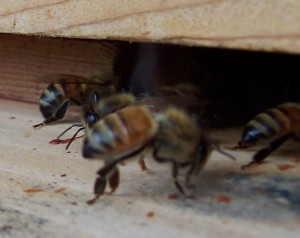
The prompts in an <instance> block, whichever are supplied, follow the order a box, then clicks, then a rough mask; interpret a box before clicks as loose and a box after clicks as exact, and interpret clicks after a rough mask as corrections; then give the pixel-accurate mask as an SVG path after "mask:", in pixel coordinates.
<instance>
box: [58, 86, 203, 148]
mask: <svg viewBox="0 0 300 238" xmlns="http://www.w3.org/2000/svg"><path fill="white" fill-rule="evenodd" d="M199 92H200V91H199V89H197V88H196V87H194V86H193V85H191V84H187V83H184V84H183V83H181V84H176V85H174V87H166V86H164V87H160V88H159V89H158V90H157V95H156V96H147V95H140V96H137V97H134V96H133V95H132V94H130V93H118V94H113V95H108V96H107V97H102V99H101V100H99V97H98V96H97V95H94V96H92V102H91V103H90V104H88V105H87V106H85V107H83V111H84V113H83V114H84V115H83V118H82V124H74V125H72V126H70V127H69V128H67V129H66V130H65V131H63V132H62V133H61V134H60V135H59V136H58V137H57V138H56V140H60V138H61V137H62V136H63V135H64V134H65V133H66V132H67V131H69V130H70V129H72V128H73V127H80V128H79V129H78V130H77V132H76V133H75V134H74V135H73V137H72V138H71V139H68V141H69V143H68V144H67V146H66V149H68V148H69V146H70V145H71V143H72V142H73V141H74V139H75V138H76V136H77V135H78V133H79V132H80V131H82V130H84V129H85V128H86V129H89V128H90V127H91V126H92V125H93V124H94V123H95V122H96V121H98V120H99V119H100V118H103V117H104V116H106V115H108V114H110V113H113V112H116V111H117V110H120V109H122V108H125V107H127V106H131V105H143V106H146V107H148V108H149V109H150V110H151V112H152V113H157V112H159V111H161V110H162V109H164V108H166V107H167V106H169V105H176V106H181V107H184V108H185V109H191V111H193V113H194V112H195V115H196V114H197V116H199V113H196V109H195V108H197V110H198V111H201V112H203V110H204V102H205V101H204V100H202V99H203V98H202V97H200V95H201V94H200V93H199Z"/></svg>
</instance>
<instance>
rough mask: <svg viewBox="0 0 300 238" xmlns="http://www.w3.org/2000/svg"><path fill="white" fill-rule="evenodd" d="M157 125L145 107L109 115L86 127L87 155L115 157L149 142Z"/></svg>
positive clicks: (130, 108)
mask: <svg viewBox="0 0 300 238" xmlns="http://www.w3.org/2000/svg"><path fill="white" fill-rule="evenodd" d="M156 131H157V125H156V123H155V121H154V120H153V118H152V115H151V113H150V111H149V110H148V109H147V108H145V107H137V106H131V107H127V108H126V109H125V110H120V111H117V112H115V113H112V114H109V115H107V116H106V117H104V118H103V119H102V120H100V121H98V122H96V123H95V124H94V125H93V127H92V128H91V130H87V132H86V133H87V135H86V137H87V138H89V139H88V140H85V144H84V154H85V156H86V157H91V156H92V157H94V156H96V157H97V158H101V159H114V158H115V157H122V156H125V155H127V154H130V153H132V152H133V151H135V150H138V149H140V148H141V147H143V146H144V145H145V144H146V143H147V142H148V141H150V140H151V139H152V138H153V136H154V135H155V133H156Z"/></svg>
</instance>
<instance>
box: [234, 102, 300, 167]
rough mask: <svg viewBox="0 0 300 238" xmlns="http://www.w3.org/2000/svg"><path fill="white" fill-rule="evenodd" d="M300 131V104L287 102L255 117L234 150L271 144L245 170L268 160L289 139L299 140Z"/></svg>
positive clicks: (257, 154)
mask: <svg viewBox="0 0 300 238" xmlns="http://www.w3.org/2000/svg"><path fill="white" fill-rule="evenodd" d="M299 130H300V104H299V103H294V102H287V103H284V104H281V105H279V106H277V107H275V108H272V109H269V110H266V111H265V112H262V113H260V114H258V115H257V116H256V117H254V118H253V119H252V120H251V121H250V122H249V123H248V124H247V125H246V127H245V129H244V132H243V136H242V139H241V140H240V141H239V143H238V145H237V146H236V147H234V149H244V148H249V147H252V146H255V145H258V144H260V143H263V142H269V141H271V142H270V144H269V145H268V146H267V147H265V148H263V149H261V150H259V151H258V152H257V153H256V154H255V155H254V156H253V158H252V161H251V162H250V163H248V164H246V165H244V166H242V169H245V168H247V167H249V166H251V165H253V164H256V163H259V162H261V161H263V160H264V159H266V158H267V157H268V156H269V155H270V154H271V153H272V152H273V151H275V150H276V149H278V148H279V147H280V146H281V145H282V144H283V143H284V142H285V141H287V140H288V139H289V138H294V139H297V138H299V135H298V134H297V133H298V132H299Z"/></svg>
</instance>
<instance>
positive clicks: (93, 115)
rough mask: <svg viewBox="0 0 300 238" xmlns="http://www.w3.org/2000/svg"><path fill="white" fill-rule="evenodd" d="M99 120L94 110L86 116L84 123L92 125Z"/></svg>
mask: <svg viewBox="0 0 300 238" xmlns="http://www.w3.org/2000/svg"><path fill="white" fill-rule="evenodd" d="M98 120H99V116H98V114H97V113H96V112H94V111H90V112H89V113H88V115H87V117H86V123H87V126H88V127H91V126H93V125H94V124H95V123H96V122H97V121H98Z"/></svg>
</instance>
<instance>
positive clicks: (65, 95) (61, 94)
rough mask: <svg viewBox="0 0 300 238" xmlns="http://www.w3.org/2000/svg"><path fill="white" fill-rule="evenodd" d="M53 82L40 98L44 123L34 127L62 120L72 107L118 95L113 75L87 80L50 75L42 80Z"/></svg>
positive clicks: (67, 75)
mask: <svg viewBox="0 0 300 238" xmlns="http://www.w3.org/2000/svg"><path fill="white" fill-rule="evenodd" d="M41 80H43V81H50V82H52V83H51V84H50V85H49V86H48V87H47V88H45V89H44V90H43V92H42V94H41V97H40V101H39V104H40V111H41V113H42V115H43V117H44V118H45V120H44V121H43V122H42V123H39V124H37V125H34V126H33V127H34V128H40V127H43V126H45V125H49V124H52V123H55V122H57V121H59V120H61V119H62V118H63V117H64V116H65V114H66V111H67V109H68V107H69V106H70V105H73V104H74V105H78V106H82V105H86V104H89V103H90V102H91V101H92V100H93V99H92V97H93V96H95V95H97V97H103V96H106V95H111V94H113V93H116V91H117V89H116V79H115V78H114V77H113V76H112V75H108V74H107V75H105V74H103V75H100V74H99V75H97V76H92V77H90V78H85V77H81V76H76V75H69V74H61V75H59V74H58V75H48V76H47V77H45V78H43V79H41Z"/></svg>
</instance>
